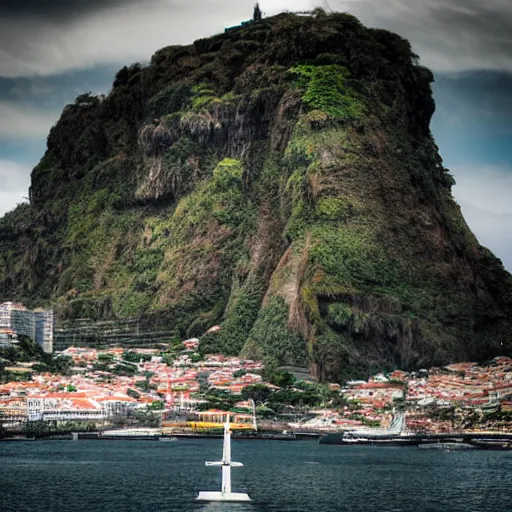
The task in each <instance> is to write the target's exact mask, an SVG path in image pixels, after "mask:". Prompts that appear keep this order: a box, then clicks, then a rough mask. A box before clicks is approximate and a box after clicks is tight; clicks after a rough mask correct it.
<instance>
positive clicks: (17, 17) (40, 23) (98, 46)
mask: <svg viewBox="0 0 512 512" xmlns="http://www.w3.org/2000/svg"><path fill="white" fill-rule="evenodd" d="M260 4H261V7H262V9H263V11H264V12H265V13H266V14H268V15H270V14H274V13H276V12H279V11H282V10H286V9H289V10H301V9H308V8H312V7H314V6H315V5H321V6H325V5H326V2H325V1H324V0H317V1H315V0H280V1H271V0H262V1H261V2H260ZM253 5H254V0H239V1H237V2H232V1H227V0H144V1H142V0H105V1H102V0H81V1H76V0H75V1H73V2H68V1H65V0H53V1H52V0H42V1H37V0H30V1H25V2H21V1H20V2H18V0H7V1H5V0H4V1H3V2H1V3H0V48H1V50H0V76H10V77H14V76H30V75H37V74H43V75H45V74H54V73H59V72H63V71H65V70H68V69H85V68H88V67H91V66H94V65H101V64H111V63H122V64H126V63H129V62H134V61H146V60H148V59H149V57H150V56H151V54H152V53H154V52H155V51H156V50H158V49H159V48H161V47H163V46H166V45H170V44H185V43H190V42H192V41H193V40H194V39H196V38H199V37H205V36H208V35H211V34H213V33H216V32H221V31H222V30H223V29H224V27H226V26H229V25H231V24H235V23H238V22H240V20H244V19H248V18H249V17H250V16H251V14H252V7H253ZM329 6H330V8H332V9H333V10H337V11H348V12H351V13H353V14H355V15H356V16H358V17H359V18H360V19H361V21H362V22H363V23H365V24H367V25H369V26H374V27H381V28H386V29H389V30H392V31H394V32H398V33H399V34H401V35H403V36H404V37H406V38H408V39H409V40H410V41H411V42H412V44H413V48H414V50H415V51H416V52H417V53H418V54H419V55H420V56H421V59H422V63H423V64H425V65H427V66H429V67H431V68H432V69H434V70H437V71H450V72H451V71H461V70H471V69H499V70H509V71H512V2H509V1H508V0H507V1H505V0H488V1H487V2H482V1H481V0H329Z"/></svg>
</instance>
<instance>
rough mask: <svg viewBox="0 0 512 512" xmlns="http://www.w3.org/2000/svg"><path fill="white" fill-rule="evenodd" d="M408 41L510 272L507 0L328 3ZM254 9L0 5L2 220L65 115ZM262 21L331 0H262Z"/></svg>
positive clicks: (53, 2)
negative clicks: (158, 55)
mask: <svg viewBox="0 0 512 512" xmlns="http://www.w3.org/2000/svg"><path fill="white" fill-rule="evenodd" d="M327 1H328V2H329V6H330V7H331V8H332V9H333V10H338V11H348V12H351V13H353V14H355V15H356V16H357V17H358V18H359V19H361V21H362V22H363V23H365V24H366V25H368V26H373V27H382V28H387V29H390V30H393V31H395V32H397V33H399V34H401V35H402V36H404V37H406V38H408V39H409V40H410V41H411V43H412V45H413V48H414V50H415V52H416V53H418V54H419V55H420V57H421V63H422V64H424V65H426V66H428V67H430V68H431V69H432V70H433V71H434V73H435V76H436V84H435V86H434V94H435V98H436V103H437V113H436V115H435V117H434V120H433V124H432V129H433V132H434V135H435V137H436V141H437V143H438V145H439V147H440V150H441V155H442V157H443V158H444V161H445V165H446V166H447V167H449V168H450V169H451V171H452V173H453V174H454V175H455V178H456V180H457V185H456V186H455V187H454V195H455V197H456V199H457V201H458V202H459V204H460V205H461V206H462V209H463V212H464V214H465V217H466V219H467V221H468V223H469V225H470V227H471V228H472V229H473V231H474V232H475V234H476V235H477V236H478V238H479V240H480V241H481V243H483V244H484V245H486V246H488V247H490V248H491V249H492V250H493V251H494V252H495V253H496V254H497V255H498V256H499V257H500V258H501V259H502V260H503V262H504V263H505V265H506V266H507V268H508V269H509V270H512V201H511V198H512V1H511V0H327ZM253 3H254V0H231V1H227V0H0V215H1V214H3V213H5V212H6V211H8V210H10V209H12V208H13V207H14V206H15V205H16V204H17V203H18V202H20V201H22V200H23V199H22V198H23V197H24V196H26V195H27V189H28V184H29V175H30V170H31V168H32V167H33V166H34V165H35V164H36V163H37V162H38V160H39V158H40V157H41V156H42V154H43V152H44V148H45V143H46V136H47V133H48V130H49V128H50V127H51V126H52V124H53V123H54V122H55V121H56V120H57V118H58V117H59V114H60V112H61V110H62V107H63V106H64V105H65V104H66V103H67V102H70V101H72V100H73V99H74V98H75V97H76V96H77V95H78V94H80V93H81V92H85V91H93V92H107V91H108V90H109V88H110V84H111V83H112V79H113V76H114V74H115V72H116V70H117V69H119V68H120V67H121V66H122V65H125V64H129V63H132V62H137V61H142V62H143V61H147V60H148V59H149V58H150V56H151V54H152V53H153V52H154V51H156V50H157V49H159V48H161V47H163V46H166V45H169V44H179V43H190V42H192V41H193V40H194V39H197V38H198V37H205V36H208V35H211V34H213V33H217V32H221V31H222V30H223V29H224V27H225V26H229V25H232V24H236V23H238V22H239V21H240V20H243V19H247V18H249V17H250V16H251V14H252V7H253ZM260 5H261V7H262V10H263V11H264V12H265V13H266V14H274V13H276V12H279V11H282V10H286V9H289V10H301V9H309V8H311V7H314V6H315V5H321V6H322V5H323V6H325V0H317V1H314V0H312V1H308V0H277V1H271V0H261V1H260Z"/></svg>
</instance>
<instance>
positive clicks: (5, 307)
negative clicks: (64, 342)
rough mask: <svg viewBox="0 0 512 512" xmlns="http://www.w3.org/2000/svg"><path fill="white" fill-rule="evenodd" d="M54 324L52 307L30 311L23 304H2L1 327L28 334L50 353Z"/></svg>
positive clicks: (0, 306)
mask: <svg viewBox="0 0 512 512" xmlns="http://www.w3.org/2000/svg"><path fill="white" fill-rule="evenodd" d="M54 324H55V320H54V315H53V310H52V309H36V310H34V311H30V310H28V309H27V308H26V307H25V306H23V305H22V304H15V303H13V302H4V303H3V304H0V328H2V327H3V328H7V329H14V330H15V331H16V332H17V333H18V334H23V335H25V336H28V337H29V338H30V339H31V340H33V341H34V342H35V343H37V344H38V345H39V346H40V347H41V348H42V349H43V350H44V351H45V352H46V353H48V354H51V353H52V352H53V330H54Z"/></svg>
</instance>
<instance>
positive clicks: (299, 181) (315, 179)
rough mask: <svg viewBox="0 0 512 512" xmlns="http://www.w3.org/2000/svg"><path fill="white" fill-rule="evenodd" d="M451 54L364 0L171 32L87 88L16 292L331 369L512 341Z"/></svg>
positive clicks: (21, 243)
mask: <svg viewBox="0 0 512 512" xmlns="http://www.w3.org/2000/svg"><path fill="white" fill-rule="evenodd" d="M432 80H433V77H432V74H431V73H430V71H428V70H427V69H425V68H423V67H421V66H419V65H418V63H417V56H416V55H414V54H413V53H412V51H411V48H410V45H409V43H408V42H407V41H405V40H404V39H402V38H400V37H399V36H397V35H395V34H392V33H390V32H387V31H383V30H375V29H368V28H366V27H364V26H363V25H361V24H360V23H359V21H358V20H357V19H355V18H354V17H353V16H350V15H348V14H330V15H326V14H325V13H323V12H322V11H317V12H316V14H315V16H313V17H307V18H306V17H300V16H296V15H293V14H282V15H279V16H276V17H273V18H268V19H265V20H262V21H260V22H257V23H253V24H251V25H248V26H246V27H243V28H240V29H236V30H233V31H230V32H228V33H226V34H220V35H217V36H214V37H212V38H209V39H202V40H199V41H196V42H195V43H194V44H193V45H190V46H172V47H168V48H163V49H162V50H160V51H158V52H157V53H156V54H155V55H154V56H153V57H152V59H151V62H150V63H149V64H148V65H147V66H141V65H138V64H135V65H132V66H130V67H125V68H123V69H121V70H120V71H119V72H118V74H117V75H116V78H115V81H114V84H113V88H112V90H111V92H110V93H109V94H108V95H107V96H106V97H94V96H92V95H90V94H84V95H81V96H79V97H78V98H77V100H76V101H75V103H74V104H73V105H68V106H67V107H66V108H65V109H64V111H63V113H62V116H61V118H60V120H59V121H58V123H57V124H56V125H55V126H54V127H53V128H52V130H51V131H50V134H49V136H48V149H47V151H46V154H45V155H44V156H43V158H42V160H41V162H40V163H39V165H38V166H37V167H36V168H35V169H34V171H33V173H32V185H31V190H30V199H31V202H30V205H22V206H20V207H18V208H17V209H16V210H15V211H13V212H11V213H9V214H7V215H6V216H5V217H4V218H3V219H1V220H0V300H2V299H5V300H7V299H17V300H22V301H24V302H26V303H27V304H28V305H35V304H50V303H51V304H53V305H54V306H55V309H56V311H57V314H58V317H59V319H60V320H73V319H80V318H82V319H83V318H90V319H91V320H93V321H94V320H112V321H115V320H121V319H126V318H135V319H138V320H139V324H140V326H141V327H142V328H143V329H146V330H148V331H155V330H165V331H169V332H174V333H176V334H177V335H179V336H186V335H191V336H192V335H200V334H202V333H203V332H205V331H206V330H207V329H208V328H209V327H211V326H212V325H214V324H216V323H220V324H221V325H222V327H223V329H222V330H221V332H220V333H218V334H215V335H208V336H206V337H204V338H203V340H202V341H203V343H202V350H203V351H205V350H222V351H224V352H226V353H228V354H235V353H240V352H242V353H243V354H245V355H247V356H250V357H262V358H267V359H269V360H274V362H275V363H277V364H280V365H282V364H286V365H305V364H310V365H311V368H312V370H313V371H314V372H316V374H317V375H318V376H319V377H320V378H321V379H323V380H340V379H342V378H343V377H347V376H349V375H357V374H367V372H368V371H371V370H372V368H374V367H378V368H382V367H390V368H392V367H396V366H401V367H404V368H413V367H416V366H423V365H433V364H441V363H443V362H448V361H453V360H460V359H485V358H488V357H490V356H492V355H496V354H498V353H501V352H507V351H508V352H510V350H511V343H512V339H511V338H512V335H511V332H512V330H511V327H512V326H511V325H510V320H509V319H510V318H512V293H511V292H512V282H511V277H510V275H509V274H508V273H507V272H506V271H505V270H504V269H503V266H502V265H501V262H499V260H497V259H496V258H495V257H494V256H493V255H492V254H491V253H490V252H489V251H488V250H486V249H485V248H483V247H481V246H480V245H479V244H478V242H477V240H476V239H475V237H474V236H473V235H472V233H471V232H470V230H469V229H468V227H467V226H466V224H465V222H464V219H463V218H462V215H461V213H460V209H459V207H458V205H457V204H456V203H455V201H454V200H453V198H452V196H451V186H452V185H453V179H452V177H451V176H450V174H449V173H448V171H447V170H446V169H445V168H444V167H443V164H442V160H441V158H440V156H439V154H438V151H437V147H436V145H435V143H434V141H433V139H432V136H431V133H430V129H429V123H430V118H431V116H432V114H433V112H434V101H433V99H432V94H431V87H430V85H431V82H432Z"/></svg>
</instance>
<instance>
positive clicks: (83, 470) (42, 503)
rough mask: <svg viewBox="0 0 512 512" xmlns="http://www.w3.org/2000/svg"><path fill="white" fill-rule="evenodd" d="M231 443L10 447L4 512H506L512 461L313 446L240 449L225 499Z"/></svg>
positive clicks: (511, 455) (1, 475)
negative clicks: (233, 495) (238, 498)
mask: <svg viewBox="0 0 512 512" xmlns="http://www.w3.org/2000/svg"><path fill="white" fill-rule="evenodd" d="M220 454H221V441H217V440H197V441H193V440H183V441H182V440H179V441H177V442H173V443H159V442H152V441H151V442H148V441H140V442H137V441H131V442H130V441H128V442H125V441H77V442H73V441H48V442H20V443H0V512H36V511H37V512H60V511H65V512H100V511H102V512H174V511H176V512H188V511H202V512H245V511H250V512H259V511H280V512H331V511H340V512H344V511H347V512H363V511H364V512H459V511H460V512H506V511H512V452H485V451H461V452H438V451H433V450H419V449H417V448H414V447H410V448H405V447H404V448H392V447H389V448H378V447H371V446H367V447H366V446H361V447H357V446H349V447H344V446H321V445H318V444H317V443H316V442H313V441H304V442H277V441H274V442H272V441H237V442H234V443H233V454H234V459H235V460H240V461H242V462H243V463H244V464H245V466H244V467H243V468H240V469H237V468H235V469H234V470H233V488H234V490H236V491H245V492H248V493H249V495H250V496H251V498H252V499H253V500H254V501H253V502H251V503H246V504H215V503H206V504H205V503H200V502H196V501H195V497H196V496H197V493H198V491H199V490H218V489H219V487H220V471H219V470H217V469H215V468H206V467H205V466H204V461H205V460H217V459H218V458H219V457H220Z"/></svg>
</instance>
